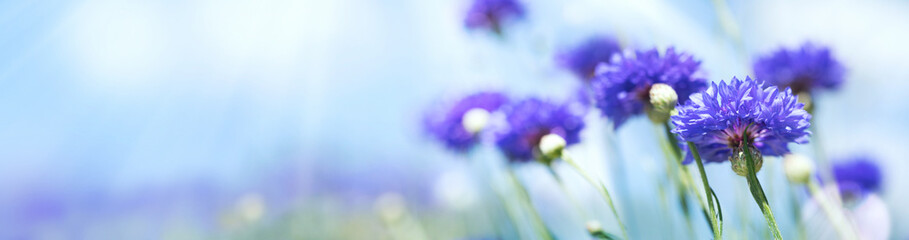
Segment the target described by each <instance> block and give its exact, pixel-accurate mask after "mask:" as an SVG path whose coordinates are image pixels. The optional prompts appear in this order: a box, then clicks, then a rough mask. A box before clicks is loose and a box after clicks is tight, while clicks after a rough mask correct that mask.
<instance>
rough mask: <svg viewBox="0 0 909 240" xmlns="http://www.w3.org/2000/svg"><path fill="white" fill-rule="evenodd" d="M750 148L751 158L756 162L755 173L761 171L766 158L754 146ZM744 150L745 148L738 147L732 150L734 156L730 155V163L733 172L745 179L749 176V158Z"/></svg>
mask: <svg viewBox="0 0 909 240" xmlns="http://www.w3.org/2000/svg"><path fill="white" fill-rule="evenodd" d="M748 148H749V150H751V157H752V160H753V161H754V168H755V169H754V172H755V173H756V172H758V171H761V167H762V166H763V165H764V156H763V155H761V151H760V150H758V149H757V148H755V147H754V146H748ZM744 150H745V149H744V148H743V147H736V148H734V149H733V150H732V154H730V155H729V162H730V163H732V171H733V172H735V174H738V175H739V176H743V177H744V176H746V175H747V174H748V158H747V156H745V151H744Z"/></svg>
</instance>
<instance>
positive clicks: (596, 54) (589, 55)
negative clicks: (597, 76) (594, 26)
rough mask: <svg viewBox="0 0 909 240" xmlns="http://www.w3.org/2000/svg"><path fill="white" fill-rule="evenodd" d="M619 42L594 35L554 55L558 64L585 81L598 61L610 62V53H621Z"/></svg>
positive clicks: (588, 78) (594, 69)
mask: <svg viewBox="0 0 909 240" xmlns="http://www.w3.org/2000/svg"><path fill="white" fill-rule="evenodd" d="M621 51H622V48H621V47H620V46H619V42H618V41H616V40H615V39H614V38H612V37H604V36H596V37H593V38H590V39H588V40H587V41H586V42H584V43H583V44H581V45H579V46H577V47H575V48H572V49H569V50H567V51H565V52H562V53H560V54H559V55H558V56H556V61H557V62H558V64H559V65H560V66H561V67H563V68H565V69H567V70H570V71H571V72H572V73H574V74H575V75H576V76H578V77H579V78H581V79H583V80H585V81H587V80H590V78H592V77H593V76H594V73H596V69H597V65H599V64H600V63H611V62H612V55H614V54H617V53H621Z"/></svg>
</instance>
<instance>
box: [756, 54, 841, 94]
mask: <svg viewBox="0 0 909 240" xmlns="http://www.w3.org/2000/svg"><path fill="white" fill-rule="evenodd" d="M844 72H845V71H844V69H843V66H842V65H840V63H839V62H838V61H837V60H836V59H835V58H833V56H832V54H831V53H830V49H829V48H827V47H822V46H816V45H814V44H811V43H805V44H803V45H802V47H801V48H799V49H794V50H790V49H780V50H777V51H776V52H774V53H773V54H771V55H768V56H764V57H762V58H760V59H758V60H757V61H755V62H754V73H755V77H757V78H758V79H763V80H765V81H767V82H769V83H770V84H773V85H776V86H779V87H781V88H786V87H788V88H791V89H792V92H794V93H796V94H799V93H802V92H811V91H813V90H815V89H836V88H838V87H839V86H840V85H841V84H842V83H843V73H844Z"/></svg>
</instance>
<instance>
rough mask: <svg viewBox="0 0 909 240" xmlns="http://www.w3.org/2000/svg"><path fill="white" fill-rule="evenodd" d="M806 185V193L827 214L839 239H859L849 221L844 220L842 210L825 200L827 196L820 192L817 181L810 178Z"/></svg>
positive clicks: (844, 215) (844, 216)
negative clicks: (809, 193) (807, 192)
mask: <svg viewBox="0 0 909 240" xmlns="http://www.w3.org/2000/svg"><path fill="white" fill-rule="evenodd" d="M806 185H807V186H808V191H809V192H811V197H812V198H813V199H814V200H815V201H816V202H817V204H818V205H820V206H821V209H823V210H824V213H825V214H827V218H828V219H830V223H831V224H833V226H834V228H836V231H837V233H838V234H839V235H840V238H841V239H844V240H853V239H859V238H858V235H856V233H855V231H854V230H855V229H853V227H852V224H850V223H849V220H848V219H847V218H846V214H845V213H843V208H842V207H839V206H837V205H836V204H835V203H834V202H833V201H830V199H828V198H827V197H828V195H827V194H825V193H824V191H822V190H821V187H820V186H819V185H818V183H817V180H816V179H814V178H811V180H809V181H808V183H806Z"/></svg>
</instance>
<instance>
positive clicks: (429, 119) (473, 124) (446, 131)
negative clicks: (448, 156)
mask: <svg viewBox="0 0 909 240" xmlns="http://www.w3.org/2000/svg"><path fill="white" fill-rule="evenodd" d="M507 102H508V97H506V96H505V94H502V93H498V92H479V93H475V94H471V95H468V96H466V97H464V98H461V99H460V100H458V101H455V102H452V103H451V104H449V105H448V106H443V107H441V108H434V109H431V110H430V111H429V113H428V114H427V115H426V117H425V119H424V126H425V128H426V131H427V132H429V133H430V135H432V136H433V137H435V138H436V139H438V140H439V141H441V142H443V143H444V144H445V146H447V147H448V148H449V149H452V150H454V151H457V152H465V151H467V150H468V149H470V147H471V146H473V145H474V144H475V143H477V141H478V134H477V133H478V132H479V131H481V130H482V129H483V128H485V127H486V126H484V125H488V124H487V123H488V121H489V119H488V118H489V114H491V113H492V112H495V111H496V110H498V109H499V108H500V107H501V106H502V105H504V104H506V103H507ZM484 113H485V118H486V119H485V120H484V119H481V118H483V117H484ZM468 128H470V129H468Z"/></svg>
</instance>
